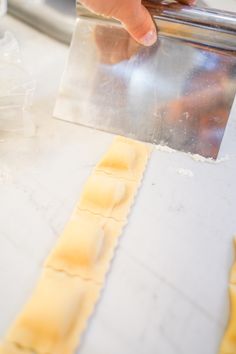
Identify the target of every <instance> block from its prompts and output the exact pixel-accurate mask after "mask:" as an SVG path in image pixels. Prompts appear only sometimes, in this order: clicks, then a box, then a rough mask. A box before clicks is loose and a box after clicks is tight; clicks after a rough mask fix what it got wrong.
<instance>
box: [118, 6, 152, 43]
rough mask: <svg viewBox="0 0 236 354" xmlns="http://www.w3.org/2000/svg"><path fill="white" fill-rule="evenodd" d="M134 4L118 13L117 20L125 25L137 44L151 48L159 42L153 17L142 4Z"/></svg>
mask: <svg viewBox="0 0 236 354" xmlns="http://www.w3.org/2000/svg"><path fill="white" fill-rule="evenodd" d="M133 4H134V5H133V6H131V7H130V8H129V9H127V8H126V11H124V12H123V11H118V14H117V15H118V16H116V18H117V19H118V20H120V21H121V22H122V23H123V25H124V27H125V29H126V30H127V31H128V32H129V34H130V35H131V36H132V37H133V38H134V39H135V40H136V41H137V42H139V43H141V44H143V45H145V46H151V45H153V44H154V43H155V42H156V40H157V31H156V27H155V25H154V23H153V20H152V17H151V15H150V14H149V12H148V10H147V9H146V8H145V7H144V6H143V5H142V4H141V3H139V2H138V3H137V2H133ZM127 10H128V11H127Z"/></svg>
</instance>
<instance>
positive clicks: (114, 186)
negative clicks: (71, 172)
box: [78, 172, 137, 221]
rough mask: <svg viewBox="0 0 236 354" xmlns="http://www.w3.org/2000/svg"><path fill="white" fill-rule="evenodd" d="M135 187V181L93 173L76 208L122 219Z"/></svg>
mask: <svg viewBox="0 0 236 354" xmlns="http://www.w3.org/2000/svg"><path fill="white" fill-rule="evenodd" d="M136 189H137V185H136V183H135V182H129V181H124V180H121V179H119V178H115V177H113V176H109V175H106V174H104V173H99V172H97V173H94V174H92V176H91V177H90V178H89V179H88V181H87V183H86V185H85V187H84V189H83V192H82V196H81V199H80V202H79V204H78V209H81V210H87V211H90V212H91V213H94V214H98V215H101V216H103V217H111V218H114V219H115V220H117V221H124V220H125V219H126V217H127V214H128V211H129V209H130V204H131V201H132V199H133V198H134V195H135V191H136Z"/></svg>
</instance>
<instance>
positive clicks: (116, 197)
mask: <svg viewBox="0 0 236 354" xmlns="http://www.w3.org/2000/svg"><path fill="white" fill-rule="evenodd" d="M150 152H151V148H150V146H148V145H147V144H144V143H140V142H137V141H134V140H131V139H126V138H122V137H116V138H115V139H114V141H113V143H112V146H111V147H110V149H109V150H108V152H107V153H106V154H105V155H104V157H103V158H102V159H101V161H100V162H99V163H98V164H97V165H96V167H95V169H94V170H93V172H92V174H91V176H90V177H89V178H88V180H87V182H86V184H85V186H84V189H83V191H82V195H81V198H80V200H79V202H78V204H77V205H76V207H75V210H74V212H73V214H72V217H71V218H70V220H69V222H68V223H67V225H66V227H65V229H64V231H63V232H62V235H61V237H60V238H59V240H58V242H57V244H56V246H55V248H54V249H53V250H52V252H51V253H50V255H49V257H48V259H47V260H46V262H45V264H44V269H43V272H42V275H41V278H40V279H39V282H38V284H37V286H36V288H35V290H34V291H33V294H32V296H31V298H30V299H29V301H28V302H27V303H26V305H25V307H24V308H23V311H22V312H21V314H20V315H19V316H18V317H17V318H16V320H15V322H14V323H13V325H12V327H11V328H10V330H9V332H8V334H7V337H6V341H5V342H4V343H3V344H2V346H0V354H26V353H27V354H28V353H37V354H72V353H73V352H74V351H75V349H76V347H77V346H78V345H79V342H80V338H81V334H82V333H83V331H84V330H85V328H86V325H87V321H88V319H89V317H90V316H91V314H92V312H93V309H94V306H95V304H96V302H97V300H98V298H99V295H100V291H101V288H102V287H103V284H104V281H105V275H106V273H107V271H108V269H109V264H110V261H111V259H112V257H113V254H114V250H115V247H116V244H117V241H118V238H119V236H120V235H121V232H122V228H123V227H124V225H125V224H126V222H127V217H128V214H129V211H130V208H131V206H132V203H133V201H134V197H135V195H136V193H137V190H138V188H139V185H140V183H141V180H142V176H143V173H144V171H145V167H146V164H147V162H148V159H149V156H150Z"/></svg>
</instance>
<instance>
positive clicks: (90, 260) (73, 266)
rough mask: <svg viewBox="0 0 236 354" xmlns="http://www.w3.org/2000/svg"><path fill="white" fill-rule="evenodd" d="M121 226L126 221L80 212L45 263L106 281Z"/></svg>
mask: <svg viewBox="0 0 236 354" xmlns="http://www.w3.org/2000/svg"><path fill="white" fill-rule="evenodd" d="M121 229H122V224H121V223H119V222H116V221H115V220H111V219H106V218H101V217H100V216H98V215H94V214H91V213H89V212H86V211H79V212H76V213H75V214H73V216H72V219H71V221H69V223H68V225H67V226H66V228H65V230H64V232H63V233H62V236H61V237H60V239H59V241H58V243H57V245H56V247H55V248H54V249H53V251H52V252H51V254H50V255H49V257H48V259H47V261H46V264H45V265H46V267H51V268H53V269H56V270H59V271H65V272H66V273H68V274H70V275H74V276H75V275H77V276H80V277H81V278H82V279H90V280H94V281H96V282H98V283H102V282H103V280H104V277H105V273H106V269H107V267H108V265H109V262H110V260H111V258H112V255H113V252H114V248H115V245H116V243H117V238H118V236H119V235H120V233H121ZM93 239H95V240H94V242H92V241H93ZM83 250H84V251H83Z"/></svg>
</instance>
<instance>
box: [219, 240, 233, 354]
mask: <svg viewBox="0 0 236 354" xmlns="http://www.w3.org/2000/svg"><path fill="white" fill-rule="evenodd" d="M235 250H236V239H235ZM229 296H230V316H229V323H228V326H227V329H226V332H225V335H224V338H223V340H222V343H221V348H220V354H236V261H235V263H234V264H233V267H232V269H231V272H230V284H229Z"/></svg>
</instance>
